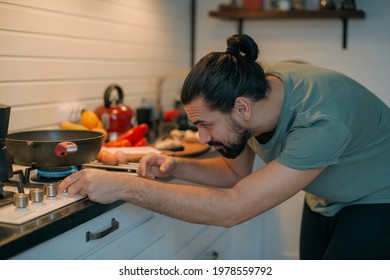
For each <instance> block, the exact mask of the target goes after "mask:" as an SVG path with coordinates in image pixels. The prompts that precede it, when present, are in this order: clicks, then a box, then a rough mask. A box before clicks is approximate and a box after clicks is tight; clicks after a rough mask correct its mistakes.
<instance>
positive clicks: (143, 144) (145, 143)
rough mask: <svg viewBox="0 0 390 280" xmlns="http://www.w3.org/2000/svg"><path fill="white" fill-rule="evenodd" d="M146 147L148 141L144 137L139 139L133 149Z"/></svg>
mask: <svg viewBox="0 0 390 280" xmlns="http://www.w3.org/2000/svg"><path fill="white" fill-rule="evenodd" d="M147 145H148V140H147V139H146V138H145V137H142V138H141V139H139V140H138V141H137V142H135V143H134V147H142V146H147Z"/></svg>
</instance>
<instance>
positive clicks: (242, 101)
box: [233, 96, 252, 121]
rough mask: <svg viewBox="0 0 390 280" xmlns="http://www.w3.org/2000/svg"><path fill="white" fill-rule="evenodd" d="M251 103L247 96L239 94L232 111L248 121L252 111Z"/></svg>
mask: <svg viewBox="0 0 390 280" xmlns="http://www.w3.org/2000/svg"><path fill="white" fill-rule="evenodd" d="M251 105H252V102H251V101H250V100H249V99H248V98H246V97H242V96H240V97H237V98H236V101H235V102H234V107H233V111H234V112H235V113H236V114H237V115H238V117H240V118H242V119H243V120H245V121H248V120H249V119H250V115H251V111H252V106H251Z"/></svg>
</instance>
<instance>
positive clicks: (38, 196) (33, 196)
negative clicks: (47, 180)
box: [29, 188, 43, 203]
mask: <svg viewBox="0 0 390 280" xmlns="http://www.w3.org/2000/svg"><path fill="white" fill-rule="evenodd" d="M29 197H30V200H31V202H32V203H41V202H42V201H43V190H42V189H39V188H35V189H31V190H30V193H29Z"/></svg>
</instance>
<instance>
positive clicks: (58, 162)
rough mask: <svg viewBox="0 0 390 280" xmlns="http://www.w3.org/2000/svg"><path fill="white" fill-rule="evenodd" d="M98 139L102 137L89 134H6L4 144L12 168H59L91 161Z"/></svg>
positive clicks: (60, 131) (32, 132) (83, 131)
mask: <svg viewBox="0 0 390 280" xmlns="http://www.w3.org/2000/svg"><path fill="white" fill-rule="evenodd" d="M102 139H103V133H101V132H97V131H91V130H35V131H26V132H17V133H12V134H8V135H7V138H6V139H5V144H6V149H7V151H8V153H9V155H10V157H11V159H12V162H13V163H15V164H20V165H25V166H34V167H63V166H80V165H82V164H84V163H88V162H91V161H93V160H94V159H95V158H96V156H97V154H98V153H99V151H100V148H101V147H102V144H103V142H102V141H103V140H102Z"/></svg>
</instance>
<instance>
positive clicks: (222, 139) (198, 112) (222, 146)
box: [184, 99, 251, 158]
mask: <svg viewBox="0 0 390 280" xmlns="http://www.w3.org/2000/svg"><path fill="white" fill-rule="evenodd" d="M184 109H185V111H186V113H187V115H188V118H189V120H190V121H191V122H192V123H193V124H194V125H195V126H196V127H197V128H198V132H199V139H200V142H201V143H202V144H208V145H210V146H213V147H214V148H215V149H216V150H217V151H218V152H219V153H221V154H222V155H223V156H224V157H227V158H236V157H237V156H238V155H240V154H241V153H242V152H243V150H244V149H245V146H246V143H247V141H248V139H249V138H250V136H251V134H250V132H249V130H248V129H247V128H245V127H243V126H241V125H240V124H239V123H238V122H237V121H235V120H234V119H233V117H232V115H231V114H223V113H221V112H219V111H210V110H209V109H208V107H207V106H206V104H205V103H204V102H203V100H202V99H196V100H194V101H192V102H191V103H190V104H187V105H185V106H184Z"/></svg>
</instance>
